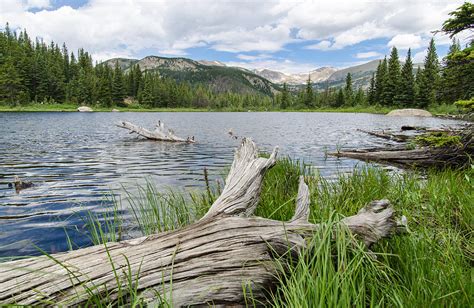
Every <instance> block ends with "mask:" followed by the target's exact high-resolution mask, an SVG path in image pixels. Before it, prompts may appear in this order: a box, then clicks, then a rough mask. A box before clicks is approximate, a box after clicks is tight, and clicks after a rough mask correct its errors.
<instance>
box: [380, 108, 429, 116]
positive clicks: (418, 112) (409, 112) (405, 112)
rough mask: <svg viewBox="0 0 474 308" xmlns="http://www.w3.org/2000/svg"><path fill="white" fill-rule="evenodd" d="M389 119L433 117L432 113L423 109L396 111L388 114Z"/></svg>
mask: <svg viewBox="0 0 474 308" xmlns="http://www.w3.org/2000/svg"><path fill="white" fill-rule="evenodd" d="M387 115H388V116H389V117H432V116H433V115H432V114H431V112H429V111H426V110H423V109H395V110H392V111H390V112H389V113H388V114H387Z"/></svg>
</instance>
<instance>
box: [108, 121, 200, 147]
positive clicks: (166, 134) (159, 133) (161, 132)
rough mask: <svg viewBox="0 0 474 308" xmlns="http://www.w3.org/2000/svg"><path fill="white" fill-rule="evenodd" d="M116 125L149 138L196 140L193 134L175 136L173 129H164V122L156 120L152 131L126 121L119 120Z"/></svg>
mask: <svg viewBox="0 0 474 308" xmlns="http://www.w3.org/2000/svg"><path fill="white" fill-rule="evenodd" d="M117 126H118V127H120V128H125V129H128V130H130V133H135V134H137V135H139V136H142V137H145V138H147V139H150V140H157V141H169V142H187V143H194V142H196V141H195V140H194V136H192V137H188V138H186V139H184V138H181V137H178V136H176V135H175V134H174V131H173V130H172V129H166V128H165V124H164V123H163V122H161V121H158V124H157V125H156V126H155V129H154V130H153V131H150V130H148V129H146V128H143V127H140V126H138V125H135V124H133V123H130V122H127V121H121V122H120V123H119V124H117Z"/></svg>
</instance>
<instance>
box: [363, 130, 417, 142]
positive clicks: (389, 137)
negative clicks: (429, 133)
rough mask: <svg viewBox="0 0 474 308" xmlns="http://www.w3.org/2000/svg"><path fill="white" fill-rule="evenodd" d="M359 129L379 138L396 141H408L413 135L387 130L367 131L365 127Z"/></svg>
mask: <svg viewBox="0 0 474 308" xmlns="http://www.w3.org/2000/svg"><path fill="white" fill-rule="evenodd" d="M358 131H360V132H363V133H366V134H369V135H371V136H375V137H379V138H383V139H387V140H391V141H396V142H406V141H408V140H409V139H410V138H411V136H408V135H402V134H394V133H391V132H387V131H382V132H375V131H367V130H363V129H358Z"/></svg>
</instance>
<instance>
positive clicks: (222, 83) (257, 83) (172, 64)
mask: <svg viewBox="0 0 474 308" xmlns="http://www.w3.org/2000/svg"><path fill="white" fill-rule="evenodd" d="M116 62H118V63H119V65H120V67H121V68H122V69H123V70H125V71H127V70H128V69H129V68H130V67H131V66H132V65H135V64H138V65H139V66H140V69H141V70H142V71H157V72H159V74H160V75H161V76H164V77H169V78H173V79H175V80H177V81H184V82H189V83H192V84H204V85H207V86H209V87H211V88H212V89H213V90H214V91H216V92H227V91H230V92H236V93H261V94H266V95H271V94H273V93H275V92H277V91H278V90H277V87H276V86H274V85H273V83H272V82H270V81H269V80H267V79H265V78H263V77H261V76H258V75H256V74H255V73H253V72H251V71H248V70H242V69H240V68H237V67H228V66H225V64H224V63H221V62H218V61H205V60H201V61H194V60H191V59H187V58H165V57H158V56H148V57H145V58H143V59H141V60H132V59H123V58H115V59H110V60H107V61H105V62H104V64H106V65H110V66H115V63H116Z"/></svg>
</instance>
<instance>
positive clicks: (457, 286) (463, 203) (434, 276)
mask: <svg viewBox="0 0 474 308" xmlns="http://www.w3.org/2000/svg"><path fill="white" fill-rule="evenodd" d="M300 175H305V176H306V181H307V182H308V184H309V187H310V193H311V215H310V221H311V222H314V223H321V228H319V229H318V230H317V231H316V232H315V234H314V236H313V237H312V238H311V239H309V240H308V246H307V247H306V248H305V249H304V250H303V251H302V253H301V256H300V257H299V258H298V259H297V260H295V259H288V258H281V259H279V260H277V261H276V264H277V266H278V267H279V268H280V269H281V271H280V274H279V275H278V276H277V277H276V279H278V280H279V281H280V283H279V285H278V287H277V289H276V290H272V291H270V293H269V295H268V300H269V305H272V306H275V307H288V306H290V307H347V306H352V307H367V306H370V307H470V306H471V304H472V302H473V301H474V294H473V291H472V290H474V283H473V279H472V275H473V272H472V264H473V261H474V258H473V256H474V247H473V232H472V226H473V222H474V213H473V212H474V210H473V206H472V200H474V189H473V181H474V166H471V168H470V169H468V170H462V171H453V170H444V171H429V172H427V173H426V174H424V175H421V174H419V173H415V172H405V173H401V174H399V173H389V172H387V171H385V170H383V169H381V168H377V167H367V168H362V169H355V170H354V171H353V173H352V174H350V175H340V176H339V177H338V178H337V179H336V180H332V181H330V180H326V179H324V178H321V177H320V176H318V175H317V174H312V173H311V170H310V169H309V168H307V166H305V165H304V164H302V163H300V162H298V161H292V160H290V159H282V160H280V161H279V162H278V163H277V165H276V166H275V167H274V168H272V169H271V170H269V171H268V173H267V174H266V176H265V180H264V183H263V187H262V191H261V200H260V203H259V206H258V207H257V212H256V215H259V216H262V217H267V218H272V219H277V220H288V219H289V218H290V217H291V216H292V215H293V213H294V204H295V197H296V193H297V187H298V178H299V176H300ZM127 194H128V199H130V200H132V203H131V206H132V209H133V212H134V215H133V217H134V223H135V224H136V226H137V228H139V230H140V231H141V233H142V234H144V235H146V234H150V233H155V232H160V231H166V230H171V229H174V228H179V227H182V226H184V225H186V224H189V223H192V222H193V221H195V220H197V219H198V218H200V217H201V216H202V215H204V213H205V212H206V211H207V209H208V208H209V207H210V205H211V204H212V202H213V201H214V200H215V198H216V197H217V196H218V195H219V194H220V188H219V187H210V185H209V183H207V187H206V189H205V190H203V191H201V192H197V193H193V194H188V195H183V194H181V193H176V192H168V193H160V192H158V191H156V188H155V187H154V186H153V184H152V183H150V182H147V184H146V185H144V186H142V187H140V188H139V190H138V193H136V194H130V193H127ZM382 198H387V199H389V200H391V201H392V203H393V205H394V207H395V209H396V210H397V211H398V213H399V214H400V215H401V214H403V215H405V216H406V217H407V218H408V226H409V230H408V232H407V233H406V234H403V235H397V236H394V237H392V238H390V239H385V240H382V241H381V242H380V243H378V244H376V245H374V247H371V250H372V251H373V252H372V253H368V252H367V249H366V248H365V247H363V245H362V244H361V243H360V242H358V241H356V240H355V239H354V238H353V236H352V235H351V234H349V233H348V231H347V230H346V229H345V228H341V227H340V226H338V225H337V221H339V220H340V219H341V217H343V216H348V215H354V214H355V213H357V211H358V210H359V209H360V208H361V207H363V206H364V205H365V204H367V203H368V202H370V201H372V200H375V199H382ZM112 211H115V212H116V211H117V206H116V207H115V208H114V209H113V210H112ZM115 212H113V213H112V214H108V215H106V216H102V218H104V219H106V220H107V219H109V221H111V223H109V224H107V223H104V222H102V223H99V224H91V225H94V226H95V228H96V229H95V231H93V233H95V234H97V235H98V236H96V238H98V239H102V243H104V242H107V241H110V240H112V239H114V238H115V239H117V238H120V236H119V234H116V235H114V236H111V235H107V232H108V231H107V230H109V231H111V232H116V233H118V232H119V230H121V228H120V227H119V226H117V225H114V224H120V223H121V222H122V220H120V219H117V216H116V215H115V214H114V213H115ZM91 217H92V218H93V216H91ZM92 220H94V219H92ZM101 226H102V227H103V228H104V229H101ZM334 230H336V232H334ZM374 256H376V259H375V258H374ZM109 261H110V262H113V260H109ZM131 279H137V278H136V277H127V279H126V280H127V281H128V282H127V281H123V282H122V281H121V283H122V284H123V286H124V290H123V292H124V294H125V293H128V294H131V296H130V297H125V295H123V296H124V297H123V298H127V300H131V301H132V302H134V303H135V304H137V305H141V304H140V303H141V299H140V295H139V294H138V292H136V284H134V283H132V280H131ZM134 290H135V291H134ZM243 290H244V291H245V296H246V302H247V303H248V304H249V305H250V306H252V305H253V303H255V301H254V300H253V299H252V294H251V292H250V291H251V290H248V288H247V287H246V286H245V285H243ZM92 291H93V290H90V292H91V294H92ZM91 296H92V295H91ZM109 302H110V299H109V298H107V297H105V298H98V297H97V296H95V297H94V296H92V297H91V303H93V304H94V305H96V306H105V305H107V303H109ZM163 303H166V301H164V302H163ZM470 303H471V304H470Z"/></svg>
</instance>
